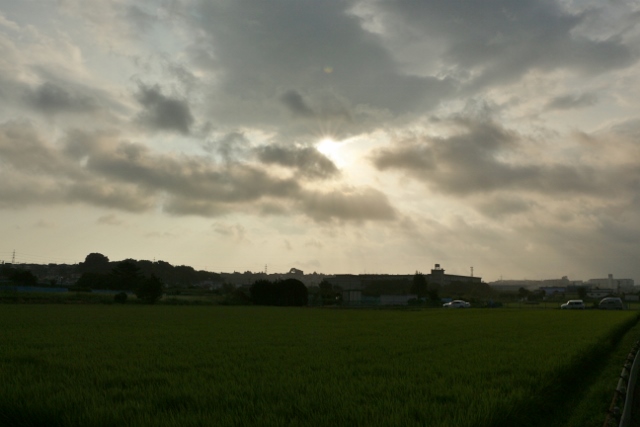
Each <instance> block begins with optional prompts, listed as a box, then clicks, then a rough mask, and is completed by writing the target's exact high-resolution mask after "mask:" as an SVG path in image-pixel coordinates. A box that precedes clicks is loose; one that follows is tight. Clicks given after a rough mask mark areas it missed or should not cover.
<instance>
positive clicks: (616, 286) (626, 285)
mask: <svg viewBox="0 0 640 427" xmlns="http://www.w3.org/2000/svg"><path fill="white" fill-rule="evenodd" d="M587 284H588V285H589V286H590V287H591V288H609V289H613V290H615V293H620V292H624V291H627V292H633V291H635V290H636V289H635V283H634V281H633V279H614V278H613V274H609V275H608V277H607V278H606V279H589V280H588V281H587Z"/></svg>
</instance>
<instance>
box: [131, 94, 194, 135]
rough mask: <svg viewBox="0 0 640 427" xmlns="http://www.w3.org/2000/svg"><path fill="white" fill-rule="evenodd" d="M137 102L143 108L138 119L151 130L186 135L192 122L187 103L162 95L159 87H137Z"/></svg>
mask: <svg viewBox="0 0 640 427" xmlns="http://www.w3.org/2000/svg"><path fill="white" fill-rule="evenodd" d="M136 98H137V100H138V102H139V103H140V104H141V105H142V106H143V107H144V108H145V110H144V111H143V112H142V113H140V115H139V117H138V119H139V120H140V121H141V122H142V123H144V124H145V125H147V126H149V127H150V128H152V129H157V130H165V131H176V132H180V133H183V134H188V133H189V130H190V127H191V125H192V124H193V122H194V118H193V115H192V114H191V109H190V108H189V103H188V102H187V101H186V100H182V99H177V98H171V97H168V96H166V95H164V94H163V93H162V90H161V89H160V86H158V85H154V86H146V85H144V84H139V85H138V93H137V94H136Z"/></svg>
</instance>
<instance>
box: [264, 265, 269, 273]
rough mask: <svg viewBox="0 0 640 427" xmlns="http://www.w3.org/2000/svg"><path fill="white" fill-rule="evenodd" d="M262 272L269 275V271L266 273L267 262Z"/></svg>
mask: <svg viewBox="0 0 640 427" xmlns="http://www.w3.org/2000/svg"><path fill="white" fill-rule="evenodd" d="M264 274H266V275H267V276H268V275H269V273H267V264H265V265H264Z"/></svg>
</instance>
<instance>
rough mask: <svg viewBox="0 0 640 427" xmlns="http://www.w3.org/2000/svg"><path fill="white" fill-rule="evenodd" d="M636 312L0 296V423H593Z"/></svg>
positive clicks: (617, 368)
mask: <svg viewBox="0 0 640 427" xmlns="http://www.w3.org/2000/svg"><path fill="white" fill-rule="evenodd" d="M636 319H637V315H636V313H632V312H601V311H592V310H587V311H584V312H562V311H560V310H555V311H552V310H455V311H449V310H424V311H384V310H322V309H308V308H300V309H286V308H261V307H218V306H207V307H194V306H187V307H171V306H138V305H131V306H126V305H125V306H119V305H77V306H61V305H3V306H2V310H0V322H1V324H2V325H3V327H2V331H1V332H0V424H2V425H24V426H27V425H30V426H33V425H47V426H87V427H90V426H106V425H128V426H137V425H139V426H147V425H157V426H198V425H223V426H224V425H254V424H259V425H271V426H282V425H298V426H323V425H324V426H329V425H331V426H334V425H362V426H365V425H366V426H375V425H381V426H382V425H385V426H389V425H397V426H411V425H415V426H419V425H420V426H424V425H429V426H460V427H464V426H513V425H519V426H541V425H545V426H549V425H567V424H568V423H571V422H574V421H572V420H580V421H581V422H582V424H580V425H583V426H587V425H594V426H596V425H601V424H602V421H603V419H604V411H605V410H606V408H607V407H608V405H609V402H610V399H611V397H612V393H613V389H614V387H615V384H616V382H617V376H618V374H619V371H620V369H621V367H622V364H621V363H620V364H617V361H616V364H617V366H615V367H611V371H612V373H611V374H606V376H607V378H605V376H604V375H605V374H604V373H603V372H604V370H605V369H604V368H606V367H609V366H608V365H609V362H610V360H608V359H607V358H608V357H609V355H610V354H612V352H614V353H615V351H614V350H615V349H616V348H618V350H616V351H619V348H620V347H616V343H618V342H619V341H620V339H621V338H622V337H623V336H625V331H627V330H628V329H629V327H631V325H633V324H635V323H636ZM635 329H636V332H637V327H636V328H635ZM628 335H629V334H627V335H626V336H625V338H623V341H624V340H628ZM629 348H630V347H629ZM627 352H628V349H627ZM624 355H625V356H626V352H625V353H624ZM609 375H610V377H609ZM600 376H602V378H601V377H600ZM600 380H602V381H604V382H603V383H601V384H599V385H598V381H600ZM607 382H609V383H608V384H606V385H605V383H607ZM594 387H595V388H594ZM596 389H597V390H596ZM602 389H606V390H605V391H604V392H603V391H602ZM588 399H593V400H592V401H591V402H587V400H588ZM583 402H586V403H583ZM583 405H584V406H583ZM596 406H597V407H598V408H597V410H595V412H593V411H592V410H593V409H594V407H596ZM590 411H591V412H590ZM575 425H578V424H575Z"/></svg>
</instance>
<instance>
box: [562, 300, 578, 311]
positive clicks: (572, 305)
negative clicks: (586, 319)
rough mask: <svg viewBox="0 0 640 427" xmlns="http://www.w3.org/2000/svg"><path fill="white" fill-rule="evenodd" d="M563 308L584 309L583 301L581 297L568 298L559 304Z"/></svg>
mask: <svg viewBox="0 0 640 427" xmlns="http://www.w3.org/2000/svg"><path fill="white" fill-rule="evenodd" d="M560 308H561V309H563V310H584V301H582V300H581V299H570V300H569V301H567V302H565V303H564V304H562V305H561V306H560Z"/></svg>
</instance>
